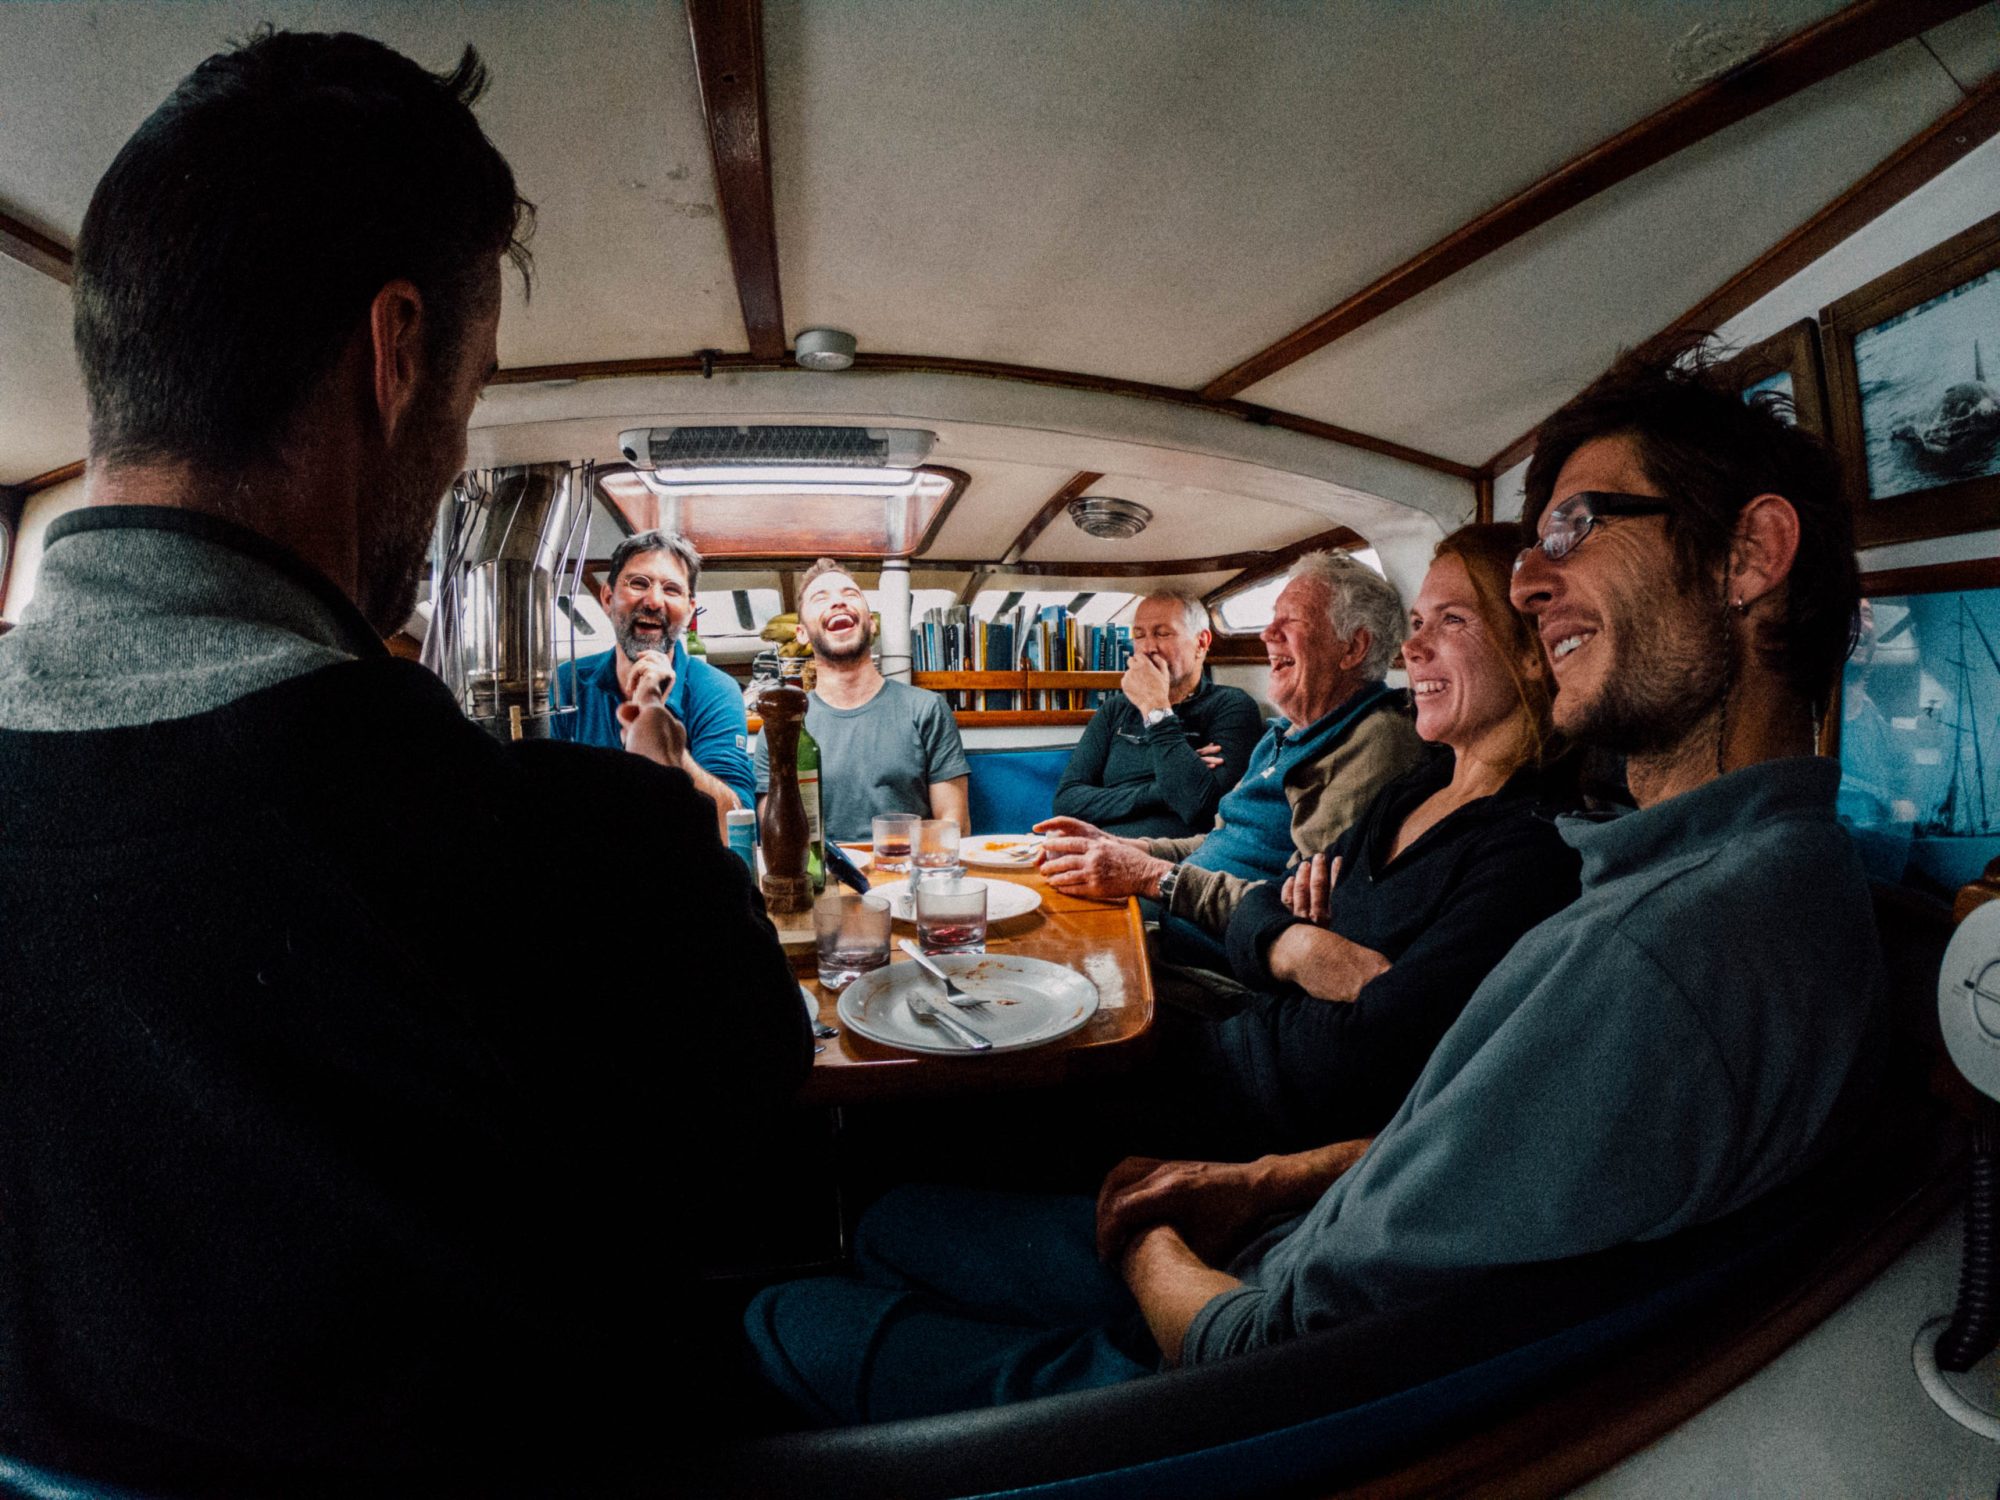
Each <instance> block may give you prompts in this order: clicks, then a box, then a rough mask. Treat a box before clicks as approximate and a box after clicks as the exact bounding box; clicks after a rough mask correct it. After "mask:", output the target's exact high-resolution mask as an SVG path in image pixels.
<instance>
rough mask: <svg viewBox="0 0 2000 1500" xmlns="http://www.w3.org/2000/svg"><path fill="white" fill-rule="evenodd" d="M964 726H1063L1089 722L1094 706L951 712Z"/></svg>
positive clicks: (1092, 717) (1041, 727) (1094, 716)
mask: <svg viewBox="0 0 2000 1500" xmlns="http://www.w3.org/2000/svg"><path fill="white" fill-rule="evenodd" d="M952 717H953V718H954V719H956V720H957V721H958V723H959V724H960V725H961V726H963V727H964V728H967V729H1062V728H1068V727H1072V726H1075V725H1078V724H1088V723H1089V722H1090V721H1091V720H1092V719H1094V718H1096V717H1097V710H1096V709H1094V708H965V709H959V710H957V711H956V712H954V713H953V714H952Z"/></svg>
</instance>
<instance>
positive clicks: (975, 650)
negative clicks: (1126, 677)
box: [910, 604, 1132, 710]
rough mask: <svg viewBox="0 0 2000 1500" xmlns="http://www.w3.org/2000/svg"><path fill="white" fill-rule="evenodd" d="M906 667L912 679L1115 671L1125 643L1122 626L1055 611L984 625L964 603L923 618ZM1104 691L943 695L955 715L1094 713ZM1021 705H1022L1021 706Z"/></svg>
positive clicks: (1017, 613) (1122, 662)
mask: <svg viewBox="0 0 2000 1500" xmlns="http://www.w3.org/2000/svg"><path fill="white" fill-rule="evenodd" d="M911 636H912V639H911V643H910V645H911V655H912V657H913V658H914V660H913V661H912V663H911V665H912V666H913V667H914V668H915V670H917V671H919V672H1012V671H1022V670H1026V671H1031V672H1122V671H1124V670H1125V667H1126V664H1127V663H1128V662H1130V661H1131V660H1132V636H1131V633H1130V632H1129V631H1127V630H1126V628H1125V627H1124V626H1122V625H1085V624H1082V623H1080V622H1079V621H1078V620H1077V618H1076V616H1074V615H1072V614H1071V613H1070V612H1069V611H1068V610H1066V609H1064V608H1062V607H1061V606H1060V605H1055V604H1049V605H1044V606H1043V607H1042V608H1041V609H1038V610H1035V611H1033V612H1029V611H1027V610H1022V609H1015V610H1010V611H1008V612H1007V613H1005V614H1002V615H999V616H996V617H995V618H994V619H991V620H981V619H977V618H975V617H974V615H973V613H972V611H971V610H970V609H969V608H967V607H966V606H965V605H963V604H954V605H952V606H950V607H949V608H946V609H930V610H925V611H924V617H923V619H922V620H921V621H920V622H918V625H917V628H916V629H915V630H914V631H912V632H911ZM1105 694H1106V690H1104V689H1091V688H1037V689H1034V690H1032V691H1029V692H1027V693H1016V692H1014V691H1011V690H994V691H989V692H974V691H967V690H960V691H955V692H950V693H946V694H945V697H946V698H947V699H948V700H950V702H951V706H952V707H953V708H956V709H968V710H969V709H1010V708H1041V709H1056V708H1095V707H1097V705H1098V704H1100V703H1102V702H1103V701H1104V698H1105ZM1022 700H1025V701H1022Z"/></svg>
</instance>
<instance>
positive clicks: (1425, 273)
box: [1201, 0, 1985, 398]
mask: <svg viewBox="0 0 2000 1500" xmlns="http://www.w3.org/2000/svg"><path fill="white" fill-rule="evenodd" d="M1984 3H1985V0H1859V3H1857V4H1854V5H1850V6H1848V7H1847V8H1846V9H1845V10H1841V11H1838V12H1836V13H1835V14H1833V15H1831V16H1828V17H1827V18H1826V19H1825V20H1823V21H1820V22H1818V23H1816V24H1814V25H1812V26H1808V27H1807V28H1806V29H1805V30H1803V31H1801V32H1799V33H1797V34H1796V35H1794V36H1791V37H1788V38H1786V39H1785V40H1784V41H1782V42H1780V43H1778V45H1776V46H1775V47H1772V48H1771V49H1769V50H1768V51H1766V52H1762V53H1759V54H1758V55H1757V56H1756V57H1753V58H1751V59H1750V60H1748V61H1747V62H1745V63H1743V64H1742V65H1741V66H1740V67H1737V68H1734V69H1732V70H1731V71H1729V72H1728V73H1725V74H1724V75H1723V76H1722V77H1720V78H1718V79H1715V80H1714V81H1713V82H1711V83H1707V84H1704V85H1702V86H1701V87H1700V88H1698V89H1696V90H1695V91H1694V92H1693V93H1691V94H1688V95H1686V96H1685V97H1683V98H1680V99H1677V100H1675V101H1674V102H1673V103H1672V104H1669V105H1668V106H1667V107H1666V108H1665V109H1662V110H1658V111H1656V112H1654V113H1653V114H1651V115H1648V116H1647V117H1646V118H1645V119H1643V120H1641V121H1639V123H1638V124H1636V125H1633V126H1632V127H1630V128H1629V129H1627V130H1623V131H1620V132H1619V133H1618V134H1617V135H1615V136H1613V137H1611V139H1610V140H1608V141H1603V142H1601V143H1599V144H1598V145H1596V146H1593V147H1592V148H1591V149H1590V150H1588V151H1586V152H1584V153H1583V155H1581V156H1578V157H1576V158H1574V159H1573V160H1571V161H1568V162H1565V163H1564V164H1563V165H1562V166H1560V167H1558V168H1557V169H1556V170H1555V171H1553V172H1551V173H1549V174H1548V175H1547V176H1546V177H1544V178H1542V179H1541V180H1540V181H1539V182H1536V183H1534V184H1533V185H1532V186H1530V187H1528V188H1526V189H1524V190H1522V191H1521V192H1519V193H1516V194H1515V195H1514V196H1513V197H1511V198H1509V199H1507V201H1506V202H1504V203H1501V204H1498V205H1497V206H1495V207H1493V208H1490V209H1488V210H1487V211H1486V212H1485V213H1483V214H1481V215H1480V216H1479V217H1478V218H1476V219H1474V220H1472V222H1471V223H1469V224H1465V225H1462V226H1461V227H1459V228H1458V229H1455V230H1453V231H1452V232H1451V233H1450V234H1448V235H1446V236H1445V237H1444V238H1443V239H1441V240H1439V241H1438V242H1437V243H1436V244H1434V245H1431V246H1429V247H1427V248H1425V249H1423V250H1420V251H1418V252H1417V253H1416V254H1415V255H1414V256H1412V257H1411V258H1410V259H1408V260H1406V261H1404V262H1403V263H1402V264H1401V265H1400V266H1397V267H1396V268H1395V269H1394V270H1392V271H1390V272H1388V273H1387V274H1386V275H1384V276H1382V277H1379V278H1378V279H1377V280H1375V281H1373V282H1371V283H1370V284H1369V285H1367V286H1365V287H1363V288H1362V289H1361V290H1360V291H1358V292H1356V293H1354V294H1353V295H1352V296H1350V297H1347V298H1345V299H1343V300H1342V301H1341V302H1339V303H1337V304H1335V305H1334V306H1333V307H1331V308H1329V309H1328V310H1327V311H1325V312H1323V313H1321V314H1320V315H1319V316H1318V317H1317V318H1314V319H1313V320H1312V321H1311V322H1310V323H1307V324H1306V325H1305V326H1304V327H1302V328H1297V329H1294V330H1293V331H1292V332H1290V333H1288V334H1286V335H1285V336H1284V337H1283V338H1281V339H1279V340H1278V341H1277V342H1276V343H1275V344H1272V345H1271V346H1270V347H1269V348H1266V349H1261V350H1259V351H1258V352H1257V353H1255V354H1253V355H1251V356H1250V357H1249V358H1248V359H1246V360H1244V361H1243V362H1242V363H1241V364H1239V365H1237V366H1235V367H1234V368H1233V369H1230V370H1226V371H1224V372H1223V373H1222V374H1221V375H1218V376H1217V377H1216V378H1215V379H1214V380H1211V381H1210V382H1209V383H1208V384H1207V385H1205V386H1203V387H1202V392H1201V393H1202V394H1203V395H1204V396H1208V397H1211V398H1222V397H1228V396H1234V395H1236V394H1237V393H1238V392H1239V391H1244V390H1248V389H1249V388H1250V387H1251V386H1253V385H1255V384H1256V383H1257V382H1258V381H1260V380H1264V379H1266V378H1267V377H1269V376H1271V375H1274V374H1276V373H1277V372H1278V371H1279V370H1282V369H1285V368H1286V367H1287V366H1289V365H1293V364H1296V363H1297V362H1298V361H1300V360H1302V359H1304V358H1305V357H1306V356H1307V355H1309V354H1315V353H1317V352H1318V351H1319V350H1321V349H1324V348H1325V347H1326V346H1327V345H1328V344H1331V343H1332V342H1333V341H1334V340H1336V339H1338V338H1342V337H1344V336H1345V335H1347V334H1350V333H1352V332H1354V330H1355V329H1357V328H1360V327H1362V326H1363V325H1365V324H1367V323H1370V322H1372V321H1374V320H1375V319H1376V318H1379V317H1381V316H1382V314H1384V313H1386V312H1388V311H1389V310H1390V309H1392V308H1395V307H1400V306H1401V305H1402V304H1403V303H1405V302H1407V301H1409V300H1410V299H1411V298H1412V297H1415V296H1417V295H1418V294H1419V293H1422V292H1426V291H1428V290H1430V289H1431V288H1432V287H1434V286H1436V285H1438V284H1439V283H1440V282H1442V281H1444V280H1446V279H1447V278H1448V277H1451V276H1455V275H1456V274H1457V273H1458V272H1460V271H1462V270H1464V269H1465V268H1466V267H1467V266H1470V265H1472V264H1474V263H1475V262H1477V261H1479V260H1482V259H1484V258H1485V257H1486V256H1488V255H1491V254H1492V253H1493V252H1494V251H1496V250H1498V249H1500V248H1502V247H1503V246H1506V245H1510V244H1512V243H1513V242H1514V241H1515V240H1518V239H1520V238H1521V237H1522V236H1523V235H1525V234H1527V233H1529V232H1530V231H1531V230H1534V229H1538V228H1540V227H1541V226H1542V225H1544V224H1546V223H1548V222H1549V221H1550V220H1551V219H1554V218H1555V217H1557V216H1558V215H1560V214H1563V213H1566V212H1568V211H1569V210H1570V209H1572V208H1575V207H1576V206H1577V205H1578V204H1579V203H1583V202H1585V201H1586V200H1588V199H1590V198H1593V197H1595V196H1596V195H1597V194H1599V193H1601V192H1603V191H1604V190H1605V189H1606V188H1610V187H1615V186H1617V185H1618V184H1619V183H1621V182H1623V181H1625V180H1626V179H1627V178H1629V177H1633V176H1635V175H1637V174H1638V173H1640V172H1643V171H1645V170H1646V168H1648V167H1651V166H1654V165H1656V164H1657V163H1659V162H1662V161H1664V160H1666V159H1667V158H1668V157H1669V156H1672V155H1674V154H1675V153H1677V152H1680V151H1684V150H1686V149H1687V148H1688V147H1689V146H1692V145H1694V144H1696V143H1697V142H1699V141H1703V140H1706V139H1708V137H1710V136H1712V135H1714V134H1716V133H1717V132H1719V131H1722V130H1726V129H1728V127H1730V126H1731V125H1734V124H1736V123H1738V122H1739V121H1741V120H1745V119H1748V118H1749V117H1750V116H1751V115H1753V114H1756V113H1757V112H1758V111H1759V110H1763V109H1768V108H1769V107H1770V106H1771V105H1773V104H1776V103H1778V102H1779V101H1780V100H1783V99H1788V98H1790V97H1791V96H1792V95H1793V94H1796V93H1798V92H1799V91H1800V90H1801V89H1806V88H1810V87H1812V85H1814V84H1816V83H1820V82H1823V81H1824V80H1825V79H1828V78H1831V77H1832V76H1833V75H1834V74H1836V73H1840V72H1843V71H1845V70H1846V69H1848V68H1851V67H1853V66H1854V65H1855V64H1856V63H1859V62H1862V61H1865V60H1866V59H1868V58H1870V57H1873V56H1875V54H1876V53H1878V52H1882V51H1886V50H1887V49H1888V48H1890V47H1893V46H1896V45H1897V44H1898V43H1901V42H1906V41H1909V40H1910V39H1911V38H1912V37H1915V36H1917V35H1919V34H1920V33H1922V32H1925V31H1928V30H1929V29H1930V28H1931V27H1933V26H1937V25H1940V24H1941V23H1943V22H1945V21H1949V20H1951V19H1952V18H1953V17H1955V16H1959V15H1962V14H1964V13H1965V12H1966V11H1969V10H1976V9H1977V8H1978V7H1979V6H1980V5H1982V4H1984Z"/></svg>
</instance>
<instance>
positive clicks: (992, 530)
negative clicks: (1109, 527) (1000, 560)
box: [926, 444, 1076, 558]
mask: <svg viewBox="0 0 2000 1500" xmlns="http://www.w3.org/2000/svg"><path fill="white" fill-rule="evenodd" d="M931 459H932V462H934V463H940V464H944V465H945V466H947V467H949V468H955V469H960V470H962V471H964V472H965V473H966V474H967V475H969V476H970V479H971V482H970V483H969V484H967V485H966V487H965V493H964V494H962V495H960V496H959V497H958V501H957V503H956V504H954V505H953V506H952V508H951V514H950V515H948V516H946V517H945V518H944V524H943V525H942V526H940V527H939V528H938V534H937V536H936V537H935V538H934V539H933V540H932V542H931V544H930V546H929V547H928V548H927V549H926V550H927V551H928V552H929V553H930V555H931V556H933V557H949V558H973V557H999V556H1000V555H1001V554H1002V553H1004V552H1005V551H1006V550H1007V548H1008V547H1009V546H1010V545H1012V543H1013V540H1014V538H1015V537H1017V536H1019V535H1020V534H1021V528H1022V527H1024V526H1026V525H1027V524H1028V522H1029V521H1030V520H1032V519H1033V518H1034V515H1035V512H1036V511H1038V510H1040V509H1041V508H1042V506H1043V504H1044V503H1045V502H1046V501H1047V500H1048V498H1049V496H1051V495H1053V494H1054V493H1055V492H1056V491H1057V490H1059V489H1061V488H1062V487H1063V486H1064V485H1065V484H1068V483H1069V478H1070V475H1072V474H1074V473H1075V472H1076V471H1075V470H1074V469H1058V468H1044V467H1042V466H1041V465H1038V464H1016V463H1006V462H1003V461H1001V460H997V459H977V460H974V459H966V458H960V457H956V456H954V455H953V454H952V452H951V451H950V445H949V444H941V445H940V448H939V451H938V452H935V453H933V454H932V455H931Z"/></svg>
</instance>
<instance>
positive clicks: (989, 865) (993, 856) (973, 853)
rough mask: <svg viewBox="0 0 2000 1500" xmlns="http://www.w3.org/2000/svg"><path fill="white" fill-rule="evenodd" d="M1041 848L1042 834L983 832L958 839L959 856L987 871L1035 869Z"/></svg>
mask: <svg viewBox="0 0 2000 1500" xmlns="http://www.w3.org/2000/svg"><path fill="white" fill-rule="evenodd" d="M1041 851H1042V836H1041V835H1040V834H1039V833H980V834H974V835H973V836H972V837H970V838H963V839H960V840H959V841H958V857H959V858H960V859H962V860H964V861H965V862H966V863H967V864H969V865H978V866H980V867H981V868H983V869H988V870H1032V869H1034V867H1035V856H1036V855H1037V854H1039V853H1041Z"/></svg>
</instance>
